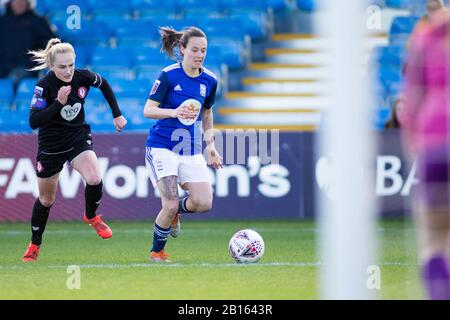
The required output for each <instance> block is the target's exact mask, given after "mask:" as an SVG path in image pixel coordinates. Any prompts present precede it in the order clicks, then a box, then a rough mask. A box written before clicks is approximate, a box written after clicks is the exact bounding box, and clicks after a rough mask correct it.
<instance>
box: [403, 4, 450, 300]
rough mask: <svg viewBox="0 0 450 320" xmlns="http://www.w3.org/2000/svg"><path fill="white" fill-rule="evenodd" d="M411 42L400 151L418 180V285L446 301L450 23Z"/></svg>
mask: <svg viewBox="0 0 450 320" xmlns="http://www.w3.org/2000/svg"><path fill="white" fill-rule="evenodd" d="M437 14H438V15H439V16H435V17H433V23H432V24H429V25H428V26H426V27H424V28H423V29H422V30H421V32H420V33H418V34H416V36H415V37H414V38H413V39H412V42H411V46H410V53H409V58H408V65H407V68H406V88H405V105H404V107H403V108H402V112H401V113H400V114H399V117H400V120H401V123H402V128H403V129H402V130H403V138H404V142H405V146H406V148H407V150H408V151H409V154H410V155H411V156H412V157H413V158H414V159H415V160H416V161H417V162H416V163H417V173H418V177H419V179H420V184H419V187H418V197H414V199H416V201H417V203H415V204H414V205H413V207H414V208H415V215H416V218H417V222H418V227H419V248H420V262H421V266H422V280H423V283H424V286H425V289H426V292H427V295H428V297H429V298H430V299H433V300H443V299H447V300H448V299H450V269H449V258H448V255H449V252H450V251H449V243H450V242H449V240H450V239H449V235H450V72H449V71H450V19H449V18H448V13H447V12H446V11H445V10H444V11H442V10H441V11H440V12H439V13H437Z"/></svg>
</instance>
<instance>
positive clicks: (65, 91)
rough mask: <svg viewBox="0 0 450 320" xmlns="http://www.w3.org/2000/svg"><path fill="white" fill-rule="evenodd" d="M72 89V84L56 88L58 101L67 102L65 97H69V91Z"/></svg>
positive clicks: (63, 103)
mask: <svg viewBox="0 0 450 320" xmlns="http://www.w3.org/2000/svg"><path fill="white" fill-rule="evenodd" d="M71 90H72V86H63V87H61V88H59V90H58V101H59V103H61V104H62V105H65V104H66V103H67V99H68V98H69V94H70V91H71Z"/></svg>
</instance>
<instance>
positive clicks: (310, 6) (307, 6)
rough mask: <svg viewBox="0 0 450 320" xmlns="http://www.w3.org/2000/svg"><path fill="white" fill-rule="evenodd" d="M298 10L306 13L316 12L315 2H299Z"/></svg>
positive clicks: (304, 0) (305, 0)
mask: <svg viewBox="0 0 450 320" xmlns="http://www.w3.org/2000/svg"><path fill="white" fill-rule="evenodd" d="M297 8H299V9H300V10H304V11H314V10H315V9H316V1H315V0H297Z"/></svg>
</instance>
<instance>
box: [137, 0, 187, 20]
mask: <svg viewBox="0 0 450 320" xmlns="http://www.w3.org/2000/svg"><path fill="white" fill-rule="evenodd" d="M131 5H132V8H133V11H134V13H135V14H136V15H137V16H138V17H140V18H144V17H151V18H155V19H157V18H161V17H172V16H176V15H177V14H178V11H179V9H178V1H177V0H165V1H160V0H132V1H131Z"/></svg>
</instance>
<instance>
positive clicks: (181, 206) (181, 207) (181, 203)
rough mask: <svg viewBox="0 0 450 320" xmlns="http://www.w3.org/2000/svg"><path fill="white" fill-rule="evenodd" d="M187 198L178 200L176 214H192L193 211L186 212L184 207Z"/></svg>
mask: <svg viewBox="0 0 450 320" xmlns="http://www.w3.org/2000/svg"><path fill="white" fill-rule="evenodd" d="M188 198H189V196H188V197H185V198H183V199H180V201H179V202H178V213H192V212H193V211H191V210H188V208H187V207H186V202H187V199H188Z"/></svg>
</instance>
